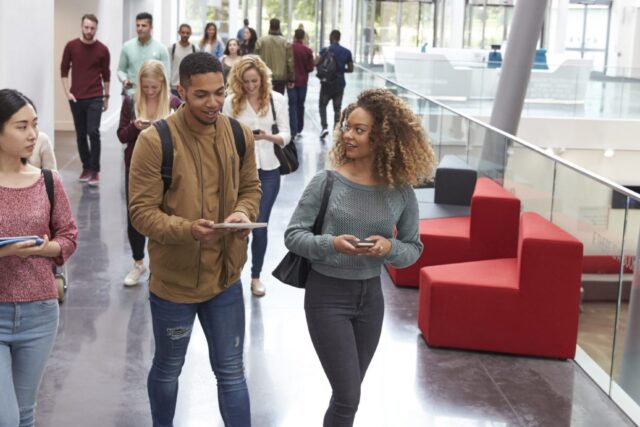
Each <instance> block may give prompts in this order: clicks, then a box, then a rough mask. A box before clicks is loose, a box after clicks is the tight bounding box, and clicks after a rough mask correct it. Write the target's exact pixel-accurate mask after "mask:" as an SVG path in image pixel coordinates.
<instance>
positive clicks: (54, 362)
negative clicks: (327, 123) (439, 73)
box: [37, 79, 633, 427]
mask: <svg viewBox="0 0 640 427" xmlns="http://www.w3.org/2000/svg"><path fill="white" fill-rule="evenodd" d="M314 80H315V79H314ZM312 85H313V86H312V87H311V88H310V92H309V96H308V99H307V105H308V106H309V109H308V111H307V122H306V124H305V131H304V132H303V137H302V139H301V140H300V141H299V147H300V148H301V149H302V166H301V168H300V170H299V171H298V172H296V173H295V174H293V175H290V176H286V177H283V179H282V189H281V192H280V195H279V197H278V201H277V203H276V206H275V208H274V210H273V214H272V219H271V222H270V228H269V233H270V238H271V240H270V243H269V249H268V253H267V259H266V262H265V269H264V270H265V272H266V274H265V275H264V279H265V281H266V283H267V287H268V288H267V295H266V296H265V297H264V298H260V299H258V298H255V297H252V296H251V294H250V292H249V290H248V287H247V285H246V284H247V283H248V279H249V276H248V274H249V273H248V268H246V269H245V272H244V274H243V280H244V281H245V297H244V298H245V304H246V320H247V332H246V341H245V354H246V359H245V362H246V373H247V378H248V383H249V390H250V394H251V406H252V418H253V425H254V426H258V427H262V426H283V427H284V426H288V427H307V426H309V427H312V426H320V425H321V424H322V421H321V420H322V415H323V413H324V410H325V408H326V405H327V403H328V400H329V396H330V388H329V385H328V382H327V380H326V379H325V376H324V373H323V371H322V369H321V367H320V364H319V362H318V360H317V358H316V355H315V353H314V351H313V348H312V345H311V341H310V339H309V336H308V333H307V330H306V324H305V319H304V311H303V291H301V290H298V289H293V288H290V287H287V286H286V285H282V284H278V283H275V282H274V281H273V280H271V279H270V275H269V273H268V272H270V271H271V270H272V269H273V267H274V266H275V265H276V264H277V262H278V261H279V260H280V258H281V257H282V256H283V254H284V253H285V248H284V244H283V239H282V235H283V231H284V228H285V227H286V224H287V223H288V221H289V217H290V215H291V212H292V209H293V207H294V206H295V203H296V202H297V200H298V197H299V196H300V194H301V192H302V190H303V188H304V186H305V184H306V183H307V182H308V181H309V180H310V179H311V177H312V176H313V175H314V174H315V173H316V171H318V170H320V169H322V168H323V167H324V166H325V156H326V150H327V148H328V146H329V145H330V140H328V142H327V143H326V144H323V143H321V142H320V140H319V139H318V137H317V135H318V133H319V125H318V118H317V108H316V105H317V98H318V90H317V85H315V82H312ZM353 87H356V86H355V85H353ZM354 95H355V94H354V93H353V90H348V91H347V94H346V97H345V98H346V99H347V100H349V99H352V98H353V96H354ZM114 105H115V104H114ZM56 143H57V147H56V154H57V156H58V162H59V165H60V168H61V173H62V176H63V179H64V182H65V187H66V190H67V192H68V194H69V196H70V199H71V203H72V205H73V208H74V212H75V214H76V218H77V221H78V226H79V230H80V233H79V244H78V250H77V252H76V254H75V255H74V256H73V257H72V259H71V260H70V261H69V264H68V268H67V270H68V275H69V279H70V283H69V292H68V294H67V300H66V301H65V302H64V304H62V305H61V314H60V317H61V318H60V328H59V332H58V337H57V340H56V345H55V348H54V351H53V354H52V356H51V358H50V360H49V363H48V366H47V369H46V373H45V377H44V380H43V383H42V387H41V390H40V396H39V405H38V423H37V425H38V426H39V427H53V426H55V427H69V426H71V427H76V426H91V427H102V426H105V427H107V426H117V427H128V426H148V425H151V423H150V415H149V407H148V399H147V392H146V376H147V372H148V369H149V366H150V363H151V357H152V353H153V338H152V335H151V325H150V314H149V307H148V302H147V296H148V289H147V286H146V285H140V286H138V287H134V288H125V287H123V286H122V279H123V278H124V276H125V274H126V273H127V271H128V270H129V268H130V266H131V255H130V249H129V246H128V243H127V237H126V217H125V202H124V187H123V186H124V177H123V170H124V168H123V163H122V149H121V145H120V144H119V142H118V141H117V139H116V137H115V129H103V152H102V169H103V171H102V174H101V177H102V182H101V184H100V187H99V188H97V189H94V188H89V187H87V186H86V185H83V184H81V183H78V182H77V181H76V180H75V179H76V177H77V176H78V174H79V171H80V164H79V161H78V158H77V154H76V150H75V144H74V141H73V134H71V133H58V134H56ZM383 288H384V293H385V298H386V317H385V323H384V328H383V332H382V338H381V341H380V346H379V348H378V351H377V354H376V355H375V357H374V359H373V362H372V364H371V367H370V369H369V372H368V374H367V377H366V378H365V380H364V383H363V393H362V399H361V404H360V410H359V412H358V415H357V417H356V426H360V427H377V426H389V427H404V426H406V427H414V426H415V427H418V426H420V427H431V426H433V427H466V426H469V427H470V426H473V427H476V426H477V427H481V426H482V427H488V426H492V427H497V426H500V427H506V426H509V427H511V426H541V427H555V426H558V427H560V426H594V427H602V426H630V425H633V423H631V422H630V421H629V420H628V418H627V417H626V416H625V415H624V414H623V413H622V412H621V411H620V410H619V409H618V408H617V407H616V406H615V405H614V404H613V403H612V402H611V401H610V400H609V398H608V397H607V396H606V395H605V394H604V393H603V392H602V391H601V390H600V389H599V388H598V386H596V385H595V384H594V383H593V382H592V381H591V379H590V378H589V377H587V375H586V374H585V373H584V372H583V371H582V370H581V369H580V368H579V367H578V366H577V365H576V364H575V363H574V362H572V361H558V360H546V359H534V358H521V357H513V356H504V355H495V354H484V353H475V352H465V351H453V350H445V349H435V348H429V347H428V346H427V345H426V344H425V342H424V340H423V339H422V336H421V335H420V332H419V330H418V328H417V325H416V323H417V322H416V317H417V291H416V290H415V289H398V288H396V287H394V286H393V285H392V284H391V282H390V281H389V279H388V277H387V276H386V274H383ZM175 425H176V426H177V427H187V426H189V427H196V426H198V427H199V426H221V425H222V422H221V420H220V416H219V413H218V409H217V401H216V388H215V381H214V378H213V374H212V373H211V370H210V368H209V365H208V361H207V350H206V343H205V340H204V337H203V334H202V331H201V330H200V329H196V330H195V332H194V335H193V338H192V340H191V345H190V348H189V352H188V355H187V361H186V364H185V367H184V370H183V373H182V376H181V381H180V393H179V396H178V407H177V413H176V421H175Z"/></svg>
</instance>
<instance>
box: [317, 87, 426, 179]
mask: <svg viewBox="0 0 640 427" xmlns="http://www.w3.org/2000/svg"><path fill="white" fill-rule="evenodd" d="M358 107H360V108H362V109H363V110H365V111H367V112H368V113H369V114H371V115H372V116H373V127H372V129H371V132H370V133H369V144H371V148H372V151H373V153H374V160H373V167H374V169H375V171H376V172H377V174H378V175H379V176H380V177H382V179H383V180H384V182H385V183H386V184H387V185H389V186H394V185H398V184H408V185H418V184H420V183H423V182H425V181H427V180H429V179H431V176H432V174H433V168H434V166H435V163H436V156H435V154H434V152H433V148H431V144H430V143H429V139H428V137H427V134H426V133H425V131H424V129H423V127H422V124H421V123H420V118H419V117H418V116H416V115H415V114H414V113H413V111H411V109H410V108H409V106H408V105H407V104H406V103H405V102H404V101H402V100H401V99H400V98H398V97H397V96H395V95H394V94H392V93H391V92H390V91H388V90H387V89H369V90H365V91H364V92H362V93H361V94H360V95H359V96H358V99H357V100H356V102H355V103H352V104H350V105H349V106H347V108H345V109H344V110H343V111H342V115H341V116H340V121H339V122H338V124H339V126H337V127H336V130H335V132H334V140H335V141H336V143H335V145H334V146H333V148H332V149H331V151H330V152H329V159H330V161H331V163H332V164H333V166H334V167H338V166H341V165H344V164H345V163H348V162H349V159H348V158H347V152H346V149H345V146H344V141H343V138H342V134H343V132H342V130H341V127H342V124H343V123H344V122H346V121H347V118H348V117H349V115H350V114H351V112H352V111H353V110H355V109H356V108H358Z"/></svg>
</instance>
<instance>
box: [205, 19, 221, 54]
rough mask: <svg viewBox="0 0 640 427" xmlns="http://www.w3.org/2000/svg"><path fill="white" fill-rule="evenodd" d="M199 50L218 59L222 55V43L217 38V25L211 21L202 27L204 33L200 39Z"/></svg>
mask: <svg viewBox="0 0 640 427" xmlns="http://www.w3.org/2000/svg"><path fill="white" fill-rule="evenodd" d="M200 52H207V53H210V54H211V55H213V56H215V57H216V58H217V59H218V60H220V59H222V55H224V44H222V42H221V41H220V40H219V39H218V26H217V25H216V24H215V23H213V22H209V23H208V24H207V25H206V26H205V27H204V34H203V35H202V40H200Z"/></svg>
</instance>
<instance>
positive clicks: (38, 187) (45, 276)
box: [0, 89, 78, 427]
mask: <svg viewBox="0 0 640 427" xmlns="http://www.w3.org/2000/svg"><path fill="white" fill-rule="evenodd" d="M37 137H38V129H37V115H36V110H35V108H34V107H33V103H32V102H31V101H30V100H29V99H28V98H27V97H26V96H24V95H23V94H21V93H20V92H18V91H16V90H12V89H2V90H0V238H4V237H20V236H38V237H39V238H40V239H42V240H41V241H40V240H38V241H36V240H35V239H30V240H26V241H22V242H19V243H13V244H9V245H4V246H0V425H9V426H18V425H19V426H20V427H26V426H33V425H34V415H35V406H36V396H37V394H38V387H39V385H40V380H41V379H42V374H43V372H44V367H45V364H46V361H47V358H48V357H49V353H50V352H51V349H52V347H53V342H54V338H55V335H56V330H57V328H58V301H57V297H58V291H57V288H56V284H55V279H54V276H53V272H52V268H51V267H52V265H53V263H55V264H57V265H62V264H63V263H64V261H65V260H66V259H67V258H68V257H69V256H70V255H71V254H72V253H73V252H74V251H75V249H76V238H77V236H78V228H77V227H76V223H75V221H74V219H73V216H72V214H71V207H70V206H69V199H68V198H67V195H66V194H65V191H64V188H63V187H62V182H61V180H60V176H59V175H58V174H57V173H55V172H54V173H53V184H54V185H53V189H54V200H53V206H51V203H50V202H49V198H48V196H47V191H46V187H45V182H44V177H43V175H42V174H41V170H40V169H38V168H36V167H35V166H31V165H29V164H28V163H27V159H28V158H29V157H30V156H31V154H32V153H33V150H34V147H35V144H36V138H37Z"/></svg>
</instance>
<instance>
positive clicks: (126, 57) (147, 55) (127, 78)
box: [118, 12, 171, 96]
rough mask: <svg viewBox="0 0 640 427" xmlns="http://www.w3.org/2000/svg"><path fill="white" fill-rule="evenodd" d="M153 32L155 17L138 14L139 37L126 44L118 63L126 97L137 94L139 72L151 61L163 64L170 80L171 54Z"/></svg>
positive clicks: (119, 75) (137, 29)
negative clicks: (154, 36)
mask: <svg viewBox="0 0 640 427" xmlns="http://www.w3.org/2000/svg"><path fill="white" fill-rule="evenodd" d="M152 31H153V16H152V15H151V14H150V13H147V12H142V13H139V14H137V15H136V33H137V34H138V37H136V38H133V39H131V40H129V41H127V42H125V44H124V45H123V46H122V51H121V52H120V62H119V63H118V78H119V79H120V81H121V82H122V86H123V88H124V95H129V96H133V95H134V94H135V92H136V86H135V83H136V81H138V71H139V70H140V67H142V64H144V63H145V62H146V61H148V60H149V59H157V60H158V61H160V62H162V65H163V66H164V70H165V73H166V76H167V79H169V72H170V71H171V64H169V52H167V48H166V47H165V46H164V45H163V44H162V43H160V42H159V41H157V40H156V39H154V38H153V37H152V36H151V33H152Z"/></svg>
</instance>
